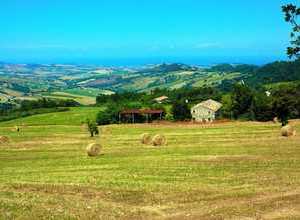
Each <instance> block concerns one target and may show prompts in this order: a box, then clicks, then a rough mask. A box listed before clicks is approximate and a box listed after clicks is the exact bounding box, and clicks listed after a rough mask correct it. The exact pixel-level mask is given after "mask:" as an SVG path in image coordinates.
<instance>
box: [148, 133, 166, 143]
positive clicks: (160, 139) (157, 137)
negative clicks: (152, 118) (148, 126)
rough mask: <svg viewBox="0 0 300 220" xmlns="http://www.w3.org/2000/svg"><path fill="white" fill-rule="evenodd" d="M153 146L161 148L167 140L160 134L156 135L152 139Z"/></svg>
mask: <svg viewBox="0 0 300 220" xmlns="http://www.w3.org/2000/svg"><path fill="white" fill-rule="evenodd" d="M152 144H153V146H161V145H165V144H167V139H166V137H165V136H164V135H162V134H157V135H155V136H154V137H153V139H152Z"/></svg>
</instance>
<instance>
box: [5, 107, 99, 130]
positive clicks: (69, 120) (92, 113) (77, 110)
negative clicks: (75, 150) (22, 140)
mask: <svg viewBox="0 0 300 220" xmlns="http://www.w3.org/2000/svg"><path fill="white" fill-rule="evenodd" d="M100 110H101V108H97V107H74V108H70V111H67V112H54V113H49V114H41V115H33V116H29V117H25V118H19V119H17V120H13V121H7V122H2V123H0V126H15V125H27V126H31V125H80V124H82V122H85V121H86V119H87V118H89V119H91V120H94V119H95V118H96V114H97V113H98V112H99V111H100Z"/></svg>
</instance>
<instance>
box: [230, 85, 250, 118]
mask: <svg viewBox="0 0 300 220" xmlns="http://www.w3.org/2000/svg"><path fill="white" fill-rule="evenodd" d="M252 102H253V92H252V91H251V89H250V88H249V87H248V86H246V85H243V84H236V85H235V86H234V88H233V91H232V116H233V117H234V118H235V119H237V118H239V117H245V116H246V117H249V115H250V113H251V111H250V110H251V106H252Z"/></svg>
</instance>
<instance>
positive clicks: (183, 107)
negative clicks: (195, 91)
mask: <svg viewBox="0 0 300 220" xmlns="http://www.w3.org/2000/svg"><path fill="white" fill-rule="evenodd" d="M172 113H173V118H174V119H175V120H177V121H183V120H185V119H190V118H191V111H190V109H189V107H188V104H187V103H185V102H179V101H176V102H174V103H173V105H172Z"/></svg>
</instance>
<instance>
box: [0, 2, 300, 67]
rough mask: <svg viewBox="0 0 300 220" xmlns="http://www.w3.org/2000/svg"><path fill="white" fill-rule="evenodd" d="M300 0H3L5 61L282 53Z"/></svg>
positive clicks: (0, 52) (1, 56)
mask: <svg viewBox="0 0 300 220" xmlns="http://www.w3.org/2000/svg"><path fill="white" fill-rule="evenodd" d="M288 2H299V1H298V0H251V1H246V0H209V1H206V0H1V6H0V27H1V29H0V60H3V61H11V62H60V61H61V62H72V61H73V62H80V61H81V60H82V61H84V60H85V61H86V60H91V61H92V60H101V59H117V58H124V59H129V58H139V59H142V58H153V57H160V58H161V59H162V60H163V59H164V58H166V59H167V58H170V57H176V58H178V59H180V58H193V59H197V58H199V59H200V58H203V59H204V58H206V59H207V58H209V57H211V59H213V58H214V57H218V58H219V59H220V58H221V59H222V57H223V58H224V59H225V58H228V57H230V58H232V59H237V60H238V59H239V58H242V57H250V58H253V60H260V59H261V60H272V59H284V58H285V57H286V56H285V47H286V46H287V45H288V43H289V31H290V27H289V25H288V24H286V23H285V22H284V20H283V15H282V13H281V5H283V4H285V3H288Z"/></svg>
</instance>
